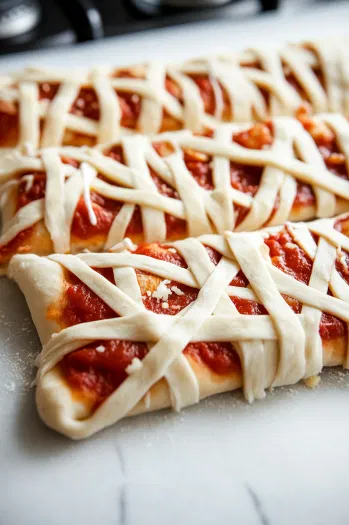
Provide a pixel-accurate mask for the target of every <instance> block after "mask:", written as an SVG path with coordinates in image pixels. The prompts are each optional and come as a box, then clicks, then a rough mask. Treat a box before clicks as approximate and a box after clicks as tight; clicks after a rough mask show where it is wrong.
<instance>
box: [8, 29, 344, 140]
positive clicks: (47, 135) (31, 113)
mask: <svg viewBox="0 0 349 525" xmlns="http://www.w3.org/2000/svg"><path fill="white" fill-rule="evenodd" d="M347 47H348V40H347V39H346V38H338V39H334V40H330V41H329V40H326V41H314V42H304V43H302V44H298V45H288V46H285V47H284V48H282V49H273V50H263V49H249V50H247V51H245V52H243V53H236V54H233V55H227V56H215V57H208V58H202V59H198V60H192V61H188V62H184V63H183V64H179V65H176V64H174V65H165V64H162V63H152V64H149V65H145V66H137V67H123V68H119V69H116V68H112V67H99V68H93V69H91V70H74V71H66V70H59V69H49V68H47V69H44V68H31V69H26V70H23V71H20V72H19V73H14V74H12V75H8V76H5V77H1V78H0V130H1V131H0V146H1V147H14V146H18V145H19V146H21V145H24V144H31V145H32V146H33V147H39V146H41V147H47V146H59V145H61V144H66V145H82V144H87V145H94V144H96V143H99V144H101V143H103V142H106V141H111V140H116V139H118V138H119V137H120V135H121V134H123V133H127V134H128V133H130V132H133V131H137V132H140V133H146V134H156V133H159V132H162V131H171V130H174V129H182V128H187V129H190V130H191V131H193V132H197V133H198V132H203V131H204V130H205V129H213V128H215V126H216V125H217V124H218V123H219V122H221V121H231V122H232V121H234V122H251V121H254V120H264V119H265V118H267V117H268V116H280V115H288V116H291V115H293V114H294V113H295V111H296V110H297V109H298V108H299V106H300V105H302V104H303V103H305V102H306V103H308V104H309V105H310V107H311V108H312V110H313V112H314V113H320V112H342V113H343V114H346V115H349V106H348V100H349V99H348V96H347V91H348V78H347V72H348V70H349V66H348V54H347V53H346V49H347Z"/></svg>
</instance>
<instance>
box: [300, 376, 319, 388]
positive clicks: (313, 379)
mask: <svg viewBox="0 0 349 525" xmlns="http://www.w3.org/2000/svg"><path fill="white" fill-rule="evenodd" d="M320 380H321V379H320V376H310V377H307V378H306V379H304V383H305V385H306V386H307V387H308V388H315V387H317V386H318V384H319V383H320Z"/></svg>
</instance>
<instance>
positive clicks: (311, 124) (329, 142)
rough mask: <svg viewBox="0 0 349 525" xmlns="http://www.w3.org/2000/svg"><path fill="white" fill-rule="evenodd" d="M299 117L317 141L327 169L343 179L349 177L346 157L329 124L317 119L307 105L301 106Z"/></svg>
mask: <svg viewBox="0 0 349 525" xmlns="http://www.w3.org/2000/svg"><path fill="white" fill-rule="evenodd" d="M297 118H298V119H299V120H300V122H301V123H302V125H303V127H304V129H306V130H307V131H308V133H310V135H311V136H312V138H313V140H314V141H315V143H316V145H317V147H318V149H319V151H320V153H321V155H322V158H323V160H324V162H325V164H326V167H327V169H328V170H329V171H330V172H331V173H333V174H334V175H337V177H340V178H342V179H348V171H347V166H346V159H345V155H344V154H343V152H342V151H341V150H340V148H339V145H338V143H337V139H336V135H335V133H334V132H333V131H332V130H331V129H330V127H329V126H327V124H325V123H323V122H319V121H315V120H314V119H313V118H312V116H311V115H310V112H309V109H308V108H307V107H303V108H300V110H299V111H298V112H297Z"/></svg>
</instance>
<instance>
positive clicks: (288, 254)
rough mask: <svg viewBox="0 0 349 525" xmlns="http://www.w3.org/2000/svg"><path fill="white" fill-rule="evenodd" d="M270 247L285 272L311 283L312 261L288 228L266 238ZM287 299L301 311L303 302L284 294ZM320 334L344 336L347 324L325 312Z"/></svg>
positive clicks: (276, 264) (322, 317)
mask: <svg viewBox="0 0 349 525" xmlns="http://www.w3.org/2000/svg"><path fill="white" fill-rule="evenodd" d="M265 243H266V245H267V246H268V247H269V252H270V257H271V260H272V263H273V264H274V266H276V267H277V268H280V270H282V271H283V272H284V273H286V274H288V275H291V276H292V277H293V278H295V279H297V280H298V281H301V282H303V283H305V284H308V283H309V279H310V275H311V271H312V261H311V260H310V258H309V257H308V255H307V254H306V253H305V252H304V251H303V250H302V249H301V248H300V247H299V246H298V245H297V244H295V242H294V240H293V238H292V236H291V235H290V233H289V232H288V231H287V230H286V231H283V232H282V233H281V234H280V233H279V234H274V235H270V236H269V237H268V238H267V239H266V240H265ZM284 299H285V301H286V302H287V303H288V304H289V306H290V307H291V308H292V309H293V311H294V312H295V313H300V312H301V304H300V303H299V302H298V301H297V300H296V299H293V298H290V297H288V296H284ZM319 333H320V336H321V338H322V339H323V340H330V339H334V338H337V337H342V336H344V335H346V333H347V327H346V324H345V323H344V322H343V321H341V320H340V319H338V318H337V317H334V316H333V315H330V314H327V313H323V314H322V316H321V322H320V330H319Z"/></svg>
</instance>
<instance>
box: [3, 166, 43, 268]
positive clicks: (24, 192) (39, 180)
mask: <svg viewBox="0 0 349 525" xmlns="http://www.w3.org/2000/svg"><path fill="white" fill-rule="evenodd" d="M25 175H28V174H23V175H22V177H25ZM30 175H32V176H33V179H32V182H30V181H29V182H30V184H29V187H27V184H28V180H27V179H26V178H24V179H23V180H22V181H20V184H19V186H18V192H17V203H16V209H17V211H18V210H19V209H20V208H23V207H24V206H26V205H27V204H29V203H30V202H33V201H35V200H38V199H42V198H43V197H44V195H45V187H46V177H45V175H44V174H43V173H39V172H35V173H31V174H30ZM33 229H34V228H33V226H31V227H29V228H26V229H25V230H22V231H21V232H20V233H19V234H18V235H16V237H14V239H12V240H11V241H10V242H8V243H7V244H5V245H4V246H0V264H5V263H7V262H8V261H9V260H10V259H11V257H12V256H13V255H14V254H15V253H28V252H29V251H30V244H29V239H30V237H31V235H32V233H33Z"/></svg>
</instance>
